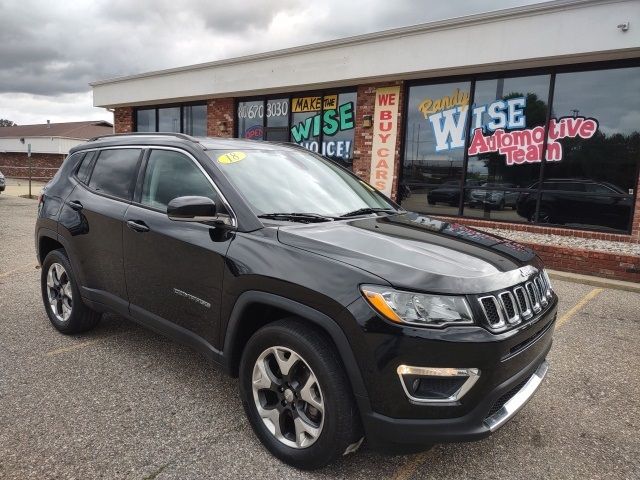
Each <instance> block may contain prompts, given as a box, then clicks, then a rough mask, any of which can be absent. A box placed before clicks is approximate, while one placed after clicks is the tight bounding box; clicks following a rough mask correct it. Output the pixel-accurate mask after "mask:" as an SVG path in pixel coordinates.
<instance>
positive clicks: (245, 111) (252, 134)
mask: <svg viewBox="0 0 640 480" xmlns="http://www.w3.org/2000/svg"><path fill="white" fill-rule="evenodd" d="M263 125H264V101H263V100H255V101H250V102H238V137H240V138H248V139H250V140H262V139H263V136H264V126H263Z"/></svg>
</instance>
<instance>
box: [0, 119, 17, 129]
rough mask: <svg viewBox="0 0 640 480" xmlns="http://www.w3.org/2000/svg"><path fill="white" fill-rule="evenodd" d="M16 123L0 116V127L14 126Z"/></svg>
mask: <svg viewBox="0 0 640 480" xmlns="http://www.w3.org/2000/svg"><path fill="white" fill-rule="evenodd" d="M16 125H17V124H16V123H15V122H12V121H11V120H7V119H6V118H0V127H15V126H16Z"/></svg>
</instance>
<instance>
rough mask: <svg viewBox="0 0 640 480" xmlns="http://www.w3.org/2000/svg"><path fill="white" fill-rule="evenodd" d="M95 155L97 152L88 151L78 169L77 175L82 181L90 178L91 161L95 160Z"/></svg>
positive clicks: (85, 181)
mask: <svg viewBox="0 0 640 480" xmlns="http://www.w3.org/2000/svg"><path fill="white" fill-rule="evenodd" d="M94 155H95V152H89V153H87V154H86V155H85V157H84V159H83V160H82V163H81V164H80V167H79V168H78V170H77V172H78V173H76V176H77V177H78V180H80V181H81V182H82V183H87V179H88V178H89V174H90V173H91V163H92V161H93V158H94Z"/></svg>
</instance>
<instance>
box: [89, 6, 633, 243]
mask: <svg viewBox="0 0 640 480" xmlns="http://www.w3.org/2000/svg"><path fill="white" fill-rule="evenodd" d="M92 87H93V96H94V104H95V105H96V106H99V107H105V108H110V109H113V110H114V128H115V131H116V132H120V133H124V132H156V131H158V132H183V133H187V134H191V135H194V136H205V135H206V136H217V137H240V138H250V139H255V140H257V141H265V140H266V141H281V142H295V143H298V144H300V145H302V146H304V147H306V148H308V149H310V150H313V151H316V152H319V153H322V154H323V155H325V156H327V157H330V158H333V159H334V160H335V161H337V162H339V163H340V164H342V165H344V166H345V167H347V168H349V169H351V170H353V172H354V173H355V174H357V175H358V176H360V177H361V178H363V179H365V180H366V181H368V182H370V183H371V184H372V185H374V186H375V187H376V188H378V189H379V190H381V191H383V192H385V193H386V194H387V195H389V196H391V197H392V198H394V199H396V200H397V201H398V202H399V203H401V204H402V205H403V206H404V207H405V208H406V209H408V210H413V211H417V212H421V213H425V214H429V215H436V216H439V217H444V218H455V219H456V221H459V222H461V223H465V224H469V225H475V226H484V227H495V228H503V229H505V228H506V229H511V230H526V231H529V232H536V233H555V234H558V235H566V236H575V237H586V238H591V239H599V240H609V241H611V240H616V241H621V242H632V243H640V200H639V199H638V195H637V190H638V180H639V176H640V2H638V1H637V0H621V1H612V0H611V1H609V0H598V1H596V0H556V1H550V2H544V3H539V4H535V5H528V6H523V7H516V8H511V9H506V10H499V11H494V12H489V13H483V14H478V15H471V16H465V17H460V18H454V19H450V20H443V21H438V22H432V23H427V24H421V25H415V26H409V27H403V28H398V29H394V30H387V31H383V32H376V33H371V34H366V35H360V36H355V37H350V38H345V39H340V40H334V41H328V42H323V43H318V44H313V45H305V46H301V47H295V48H289V49H284V50H278V51H274V52H268V53H261V54H256V55H250V56H245V57H240V58H233V59H228V60H220V61H215V62H211V63H205V64H198V65H192V66H186V67H181V68H174V69H170V70H163V71H157V72H149V73H143V74H139V75H133V76H129V77H122V78H115V79H111V80H104V81H96V82H94V83H92Z"/></svg>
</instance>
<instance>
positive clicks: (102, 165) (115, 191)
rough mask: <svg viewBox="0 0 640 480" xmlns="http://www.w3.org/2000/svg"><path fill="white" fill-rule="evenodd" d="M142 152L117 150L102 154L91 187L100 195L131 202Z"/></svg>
mask: <svg viewBox="0 0 640 480" xmlns="http://www.w3.org/2000/svg"><path fill="white" fill-rule="evenodd" d="M139 158H140V150H139V149H135V148H117V149H112V150H103V151H102V152H100V155H99V156H98V159H97V160H96V163H95V166H94V167H93V173H92V174H91V180H90V181H89V186H90V187H91V188H93V189H94V190H96V191H98V192H100V193H106V194H109V195H113V196H115V197H119V198H122V199H125V200H130V199H131V195H132V194H133V189H134V186H135V182H136V177H137V174H138V160H139Z"/></svg>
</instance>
